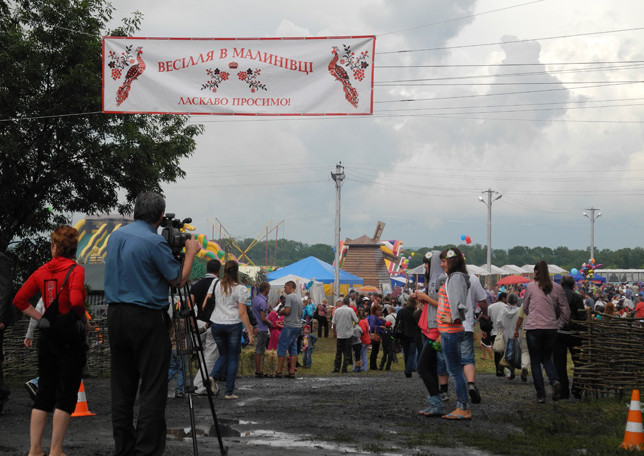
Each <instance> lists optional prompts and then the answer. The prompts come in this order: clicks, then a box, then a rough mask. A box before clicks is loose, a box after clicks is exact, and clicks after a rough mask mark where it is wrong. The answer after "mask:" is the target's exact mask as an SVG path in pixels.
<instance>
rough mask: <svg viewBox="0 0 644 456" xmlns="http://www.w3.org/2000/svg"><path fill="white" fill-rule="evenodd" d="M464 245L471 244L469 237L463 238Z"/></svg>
mask: <svg viewBox="0 0 644 456" xmlns="http://www.w3.org/2000/svg"><path fill="white" fill-rule="evenodd" d="M465 243H466V244H471V243H472V238H471V237H469V236H465Z"/></svg>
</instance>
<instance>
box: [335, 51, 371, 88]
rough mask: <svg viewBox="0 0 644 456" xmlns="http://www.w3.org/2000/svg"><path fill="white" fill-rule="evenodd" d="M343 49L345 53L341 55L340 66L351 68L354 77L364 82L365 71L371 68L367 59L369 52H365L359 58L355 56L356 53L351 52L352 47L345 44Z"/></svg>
mask: <svg viewBox="0 0 644 456" xmlns="http://www.w3.org/2000/svg"><path fill="white" fill-rule="evenodd" d="M342 47H343V48H344V51H343V52H341V53H340V59H341V60H340V62H339V63H340V65H345V66H348V67H349V68H351V71H352V72H353V77H354V78H355V79H356V80H358V81H362V80H363V79H364V71H365V69H367V68H368V67H369V64H368V63H367V59H368V58H369V51H363V52H361V53H360V55H359V56H358V57H356V56H355V52H353V51H352V50H351V46H347V45H346V44H343V45H342Z"/></svg>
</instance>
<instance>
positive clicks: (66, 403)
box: [13, 226, 89, 454]
mask: <svg viewBox="0 0 644 456" xmlns="http://www.w3.org/2000/svg"><path fill="white" fill-rule="evenodd" d="M77 246H78V231H77V230H76V229H74V228H72V227H71V226H60V227H58V228H57V229H56V230H55V231H54V232H53V233H52V235H51V256H52V259H51V261H49V262H48V263H46V264H44V265H43V266H41V267H40V268H38V270H36V272H34V273H33V274H32V275H31V276H30V277H29V278H28V279H27V281H26V282H25V283H24V285H23V286H22V287H21V288H20V290H19V291H18V293H17V294H16V296H15V298H14V300H13V303H14V305H15V306H16V307H17V308H18V309H19V310H20V311H22V312H23V313H24V314H25V315H27V316H28V317H31V318H34V319H36V320H39V321H41V322H40V337H39V341H38V372H39V373H40V381H39V385H38V393H37V394H36V400H35V401H34V406H33V409H32V412H31V427H30V431H31V434H32V435H31V447H30V450H29V453H30V454H43V453H44V452H43V449H42V443H41V441H40V439H39V438H38V436H40V437H42V434H43V431H44V428H45V424H46V422H47V415H48V414H49V413H52V412H53V414H54V419H53V425H52V437H51V447H50V453H51V454H61V453H63V449H62V446H63V440H64V438H65V433H66V431H67V427H68V425H69V421H70V416H71V413H72V412H73V411H74V408H75V407H76V401H77V395H78V389H79V386H80V382H81V376H82V372H83V366H84V365H85V361H86V357H87V354H86V350H85V347H86V344H85V333H86V331H88V330H89V322H88V321H87V317H86V314H85V298H86V292H85V271H84V269H83V268H82V267H81V266H78V265H77V264H76V261H74V259H73V258H74V256H75V255H76V248H77ZM59 283H60V284H61V285H60V286H59V285H58V284H59ZM37 292H40V294H41V295H42V297H43V301H44V303H45V309H46V310H45V313H44V314H41V313H40V312H38V311H37V310H36V309H34V307H33V306H32V305H31V304H30V303H29V299H31V297H32V296H34V295H35V294H36V293H37ZM81 327H82V328H83V329H81Z"/></svg>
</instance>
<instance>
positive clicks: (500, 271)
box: [481, 264, 509, 275]
mask: <svg viewBox="0 0 644 456" xmlns="http://www.w3.org/2000/svg"><path fill="white" fill-rule="evenodd" d="M481 269H483V272H482V273H481V275H488V273H487V264H483V265H481ZM491 269H492V275H509V274H508V272H507V271H505V270H503V269H501V268H500V267H498V266H494V265H491Z"/></svg>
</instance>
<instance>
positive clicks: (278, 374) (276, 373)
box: [273, 372, 284, 378]
mask: <svg viewBox="0 0 644 456" xmlns="http://www.w3.org/2000/svg"><path fill="white" fill-rule="evenodd" d="M274 375H275V377H273V378H282V377H284V375H282V373H281V372H275V374H274Z"/></svg>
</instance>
